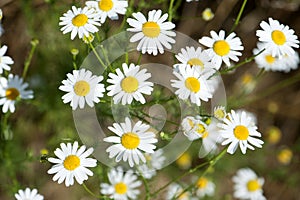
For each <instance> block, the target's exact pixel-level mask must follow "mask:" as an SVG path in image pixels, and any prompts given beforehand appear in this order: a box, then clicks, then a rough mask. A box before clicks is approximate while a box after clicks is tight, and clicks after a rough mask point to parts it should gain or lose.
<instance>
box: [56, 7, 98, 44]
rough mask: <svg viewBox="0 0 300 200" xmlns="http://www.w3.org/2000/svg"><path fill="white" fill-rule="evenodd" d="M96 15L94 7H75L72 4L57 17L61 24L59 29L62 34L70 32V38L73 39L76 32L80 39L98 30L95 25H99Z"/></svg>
mask: <svg viewBox="0 0 300 200" xmlns="http://www.w3.org/2000/svg"><path fill="white" fill-rule="evenodd" d="M97 15H98V14H97V13H95V12H94V9H90V8H88V7H84V8H76V7H75V6H72V9H71V10H69V11H68V12H66V13H64V14H63V16H62V17H60V18H59V20H60V22H59V25H60V26H63V27H62V28H61V29H60V30H61V31H62V32H63V34H66V33H69V32H71V40H73V39H74V38H75V37H76V35H77V34H78V37H79V38H80V39H81V38H83V36H86V37H88V36H89V34H90V33H95V32H97V31H98V28H97V27H96V26H101V24H100V23H99V22H98V21H97Z"/></svg>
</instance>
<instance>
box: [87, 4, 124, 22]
mask: <svg viewBox="0 0 300 200" xmlns="http://www.w3.org/2000/svg"><path fill="white" fill-rule="evenodd" d="M85 4H86V6H87V7H90V8H94V9H95V11H96V12H97V13H98V17H99V18H100V22H101V23H102V24H103V23H104V22H105V20H106V18H107V17H109V18H110V19H111V20H118V19H119V15H118V14H121V15H125V13H126V10H127V7H128V2H127V1H124V0H96V1H87V2H86V3H85Z"/></svg>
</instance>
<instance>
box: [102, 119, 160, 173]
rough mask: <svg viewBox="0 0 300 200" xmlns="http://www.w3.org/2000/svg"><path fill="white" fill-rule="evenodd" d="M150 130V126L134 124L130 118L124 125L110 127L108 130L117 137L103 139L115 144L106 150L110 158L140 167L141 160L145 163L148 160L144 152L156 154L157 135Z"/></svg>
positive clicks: (116, 124)
mask: <svg viewBox="0 0 300 200" xmlns="http://www.w3.org/2000/svg"><path fill="white" fill-rule="evenodd" d="M149 128H150V126H149V125H147V124H144V123H142V122H141V121H138V122H137V123H135V124H132V123H131V121H130V119H129V118H128V117H126V118H125V122H124V123H120V124H119V123H114V124H113V126H109V127H108V129H109V130H111V131H112V132H113V133H114V134H116V135H117V136H109V137H106V138H104V139H103V140H104V141H105V142H109V143H115V144H113V145H112V146H110V147H108V148H107V149H106V152H108V153H109V158H113V157H116V159H115V160H116V162H120V161H121V160H122V159H123V161H124V162H128V164H129V166H130V167H133V166H134V165H135V164H137V165H138V164H139V163H140V160H141V161H142V162H143V163H145V162H146V158H145V156H144V155H143V154H142V152H146V153H150V154H152V153H154V149H155V148H156V146H155V145H154V143H156V142H157V139H156V138H155V134H154V133H153V132H150V131H149Z"/></svg>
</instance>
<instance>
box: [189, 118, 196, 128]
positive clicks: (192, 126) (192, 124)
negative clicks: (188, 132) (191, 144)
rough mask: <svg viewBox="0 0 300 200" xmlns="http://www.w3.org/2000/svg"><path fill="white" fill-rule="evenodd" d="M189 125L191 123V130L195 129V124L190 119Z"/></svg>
mask: <svg viewBox="0 0 300 200" xmlns="http://www.w3.org/2000/svg"><path fill="white" fill-rule="evenodd" d="M188 123H189V125H190V127H191V128H194V126H195V124H194V122H193V120H191V119H188Z"/></svg>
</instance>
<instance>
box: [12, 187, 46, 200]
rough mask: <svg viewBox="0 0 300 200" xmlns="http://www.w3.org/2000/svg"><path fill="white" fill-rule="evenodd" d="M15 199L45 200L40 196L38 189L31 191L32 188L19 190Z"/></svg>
mask: <svg viewBox="0 0 300 200" xmlns="http://www.w3.org/2000/svg"><path fill="white" fill-rule="evenodd" d="M15 197H16V199H17V200H44V197H43V196H42V195H40V194H38V191H37V189H33V190H31V189H30V188H26V189H25V190H19V191H18V193H17V194H15Z"/></svg>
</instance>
